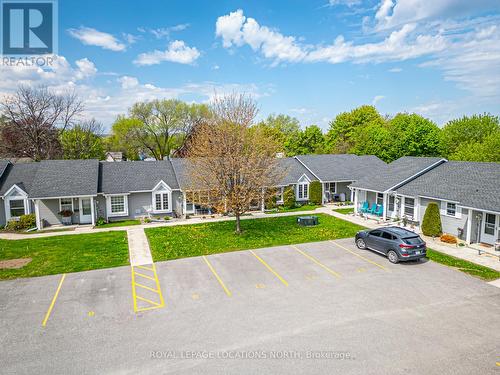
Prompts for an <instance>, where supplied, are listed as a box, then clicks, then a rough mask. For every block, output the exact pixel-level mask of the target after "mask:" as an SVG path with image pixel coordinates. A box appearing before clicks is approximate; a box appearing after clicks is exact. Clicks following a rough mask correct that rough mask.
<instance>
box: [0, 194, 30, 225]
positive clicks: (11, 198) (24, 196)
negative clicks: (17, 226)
mask: <svg viewBox="0 0 500 375" xmlns="http://www.w3.org/2000/svg"><path fill="white" fill-rule="evenodd" d="M14 190H16V191H17V192H18V193H19V195H17V196H12V192H13V191H14ZM3 199H4V208H5V221H6V222H8V221H9V220H18V219H19V218H20V216H11V215H10V201H21V200H22V201H23V203H24V215H27V214H29V213H30V204H29V201H28V194H26V192H25V191H24V190H23V189H21V188H20V187H19V186H17V185H13V186H12V187H11V188H10V189H9V190H7V192H6V193H5V194H4V196H3Z"/></svg>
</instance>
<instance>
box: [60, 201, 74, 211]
mask: <svg viewBox="0 0 500 375" xmlns="http://www.w3.org/2000/svg"><path fill="white" fill-rule="evenodd" d="M63 199H68V200H71V212H73V213H74V212H75V202H74V201H73V198H59V212H61V211H62V210H63V209H62V202H61V201H62V200H63Z"/></svg>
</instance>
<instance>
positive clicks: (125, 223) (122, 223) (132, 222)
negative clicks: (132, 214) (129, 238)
mask: <svg viewBox="0 0 500 375" xmlns="http://www.w3.org/2000/svg"><path fill="white" fill-rule="evenodd" d="M139 224H141V221H140V220H122V221H111V222H109V223H106V224H102V225H98V226H96V228H115V227H126V226H129V225H139Z"/></svg>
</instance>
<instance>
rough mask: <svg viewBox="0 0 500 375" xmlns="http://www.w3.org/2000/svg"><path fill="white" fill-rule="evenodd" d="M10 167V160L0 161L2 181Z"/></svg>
mask: <svg viewBox="0 0 500 375" xmlns="http://www.w3.org/2000/svg"><path fill="white" fill-rule="evenodd" d="M8 166H9V161H8V160H0V179H1V178H2V175H3V174H4V172H5V170H6V169H7V167H8Z"/></svg>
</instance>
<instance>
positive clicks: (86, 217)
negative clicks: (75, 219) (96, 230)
mask: <svg viewBox="0 0 500 375" xmlns="http://www.w3.org/2000/svg"><path fill="white" fill-rule="evenodd" d="M90 223H92V202H91V199H90V198H80V224H90Z"/></svg>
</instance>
